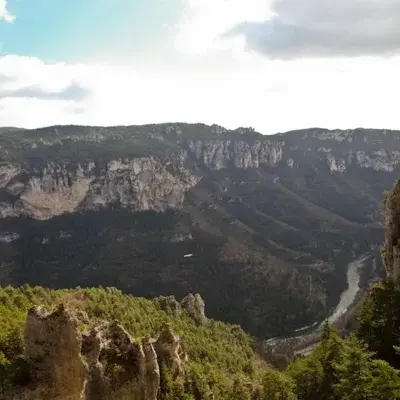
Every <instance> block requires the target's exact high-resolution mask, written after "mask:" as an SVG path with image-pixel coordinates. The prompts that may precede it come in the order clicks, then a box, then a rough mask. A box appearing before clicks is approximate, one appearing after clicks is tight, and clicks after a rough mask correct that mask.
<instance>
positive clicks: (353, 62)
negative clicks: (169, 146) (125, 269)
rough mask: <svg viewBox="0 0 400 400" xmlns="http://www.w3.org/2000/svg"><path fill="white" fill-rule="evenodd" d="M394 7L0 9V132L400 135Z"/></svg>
mask: <svg viewBox="0 0 400 400" xmlns="http://www.w3.org/2000/svg"><path fill="white" fill-rule="evenodd" d="M399 95H400V0H301V1H300V0H68V1H66V0H0V126H21V127H37V126H44V125H52V124H67V123H68V124H91V125H118V124H142V123H157V122H170V121H183V122H205V123H209V124H212V123H217V124H219V125H224V126H226V127H228V128H235V127H238V126H253V127H255V128H256V129H257V130H258V131H260V132H261V133H265V134H270V133H275V132H282V131H286V130H290V129H297V128H307V127H314V126H320V127H327V128H355V127H370V128H393V129H396V128H397V129H400V118H399V115H400V113H399V111H398V104H397V103H398V96H399Z"/></svg>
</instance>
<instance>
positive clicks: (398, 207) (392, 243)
mask: <svg viewBox="0 0 400 400" xmlns="http://www.w3.org/2000/svg"><path fill="white" fill-rule="evenodd" d="M384 204H385V246H384V248H383V249H382V259H383V263H384V265H385V268H386V273H387V276H388V277H389V278H391V279H394V280H396V281H398V280H399V279H400V180H399V181H397V183H396V184H395V186H394V187H393V189H392V191H390V192H389V193H386V195H385V200H384Z"/></svg>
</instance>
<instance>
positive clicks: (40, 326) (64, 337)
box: [5, 305, 187, 400]
mask: <svg viewBox="0 0 400 400" xmlns="http://www.w3.org/2000/svg"><path fill="white" fill-rule="evenodd" d="M25 343H26V344H25V347H26V350H25V359H26V361H27V363H28V365H29V369H30V377H31V378H32V379H31V381H32V385H30V386H29V387H25V388H22V389H20V390H18V391H17V392H13V393H12V394H11V395H10V396H9V397H5V399H13V400H39V399H46V400H47V399H48V400H79V399H82V400H156V399H157V394H158V390H159V387H160V367H159V363H161V362H162V363H164V364H165V365H166V366H167V367H168V368H169V369H170V370H171V372H172V374H173V376H174V377H176V378H177V377H181V376H183V375H184V365H185V362H186V361H187V355H186V354H185V352H184V351H183V349H182V346H181V342H180V338H179V337H178V336H176V335H175V334H174V333H173V332H172V330H171V328H170V327H169V326H168V325H165V326H164V327H163V328H162V330H161V333H160V335H159V337H158V338H157V339H151V338H150V337H149V336H146V337H145V338H143V340H142V341H141V343H139V342H138V341H135V340H134V339H133V338H132V337H131V336H130V335H129V333H128V332H126V330H125V329H124V328H123V327H122V326H121V325H120V324H119V323H118V321H113V322H105V323H103V324H101V325H99V326H96V327H93V328H91V329H90V330H88V331H87V332H84V333H83V334H81V333H80V331H79V327H78V319H77V318H76V317H75V314H74V313H72V312H70V311H68V310H66V309H65V308H64V306H63V305H61V306H59V308H58V309H57V310H56V311H54V312H53V313H48V312H46V311H45V310H44V309H42V308H40V307H37V308H33V309H31V310H30V311H29V313H28V316H27V322H26V332H25Z"/></svg>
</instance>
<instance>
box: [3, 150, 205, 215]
mask: <svg viewBox="0 0 400 400" xmlns="http://www.w3.org/2000/svg"><path fill="white" fill-rule="evenodd" d="M197 181H198V178H197V177H196V176H195V175H194V174H191V173H190V172H189V171H188V170H186V169H185V168H184V166H183V163H182V162H180V161H179V160H178V161H177V162H171V163H169V164H166V165H163V164H162V163H161V162H160V161H157V160H156V159H154V158H153V157H142V158H132V159H125V160H120V159H118V160H111V161H109V162H108V163H107V164H106V165H104V166H102V167H98V165H97V164H96V163H95V162H88V163H86V164H80V163H78V164H73V163H71V164H68V163H54V162H52V163H46V165H45V166H42V167H40V168H35V169H34V170H29V169H23V167H22V166H21V165H11V164H5V165H3V166H2V167H1V169H0V188H4V189H5V191H6V192H7V193H8V194H9V196H12V197H11V199H12V198H13V201H12V202H8V203H6V202H4V203H2V204H1V206H0V217H1V218H7V217H16V216H28V217H31V218H34V219H39V220H46V219H50V218H52V217H54V216H58V215H61V214H64V213H72V212H74V211H77V210H83V209H85V210H96V209H99V208H102V207H110V206H113V205H118V206H119V207H123V208H128V209H130V210H132V211H147V210H154V211H165V210H166V209H167V208H179V207H181V206H182V203H183V200H184V195H185V192H186V191H187V190H188V189H190V188H191V187H193V186H194V185H195V184H196V183H197Z"/></svg>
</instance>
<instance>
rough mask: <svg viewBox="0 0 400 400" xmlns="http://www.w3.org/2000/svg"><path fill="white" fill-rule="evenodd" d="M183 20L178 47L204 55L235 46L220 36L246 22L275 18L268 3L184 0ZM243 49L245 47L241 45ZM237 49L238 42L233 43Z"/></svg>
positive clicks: (180, 26) (255, 1) (262, 1)
mask: <svg viewBox="0 0 400 400" xmlns="http://www.w3.org/2000/svg"><path fill="white" fill-rule="evenodd" d="M182 1H183V6H184V17H183V18H182V22H181V23H180V24H179V26H178V34H177V36H176V40H175V45H176V47H177V48H178V49H179V50H181V51H184V52H187V53H193V54H201V53H204V52H206V51H208V50H211V49H221V48H223V47H229V46H232V41H231V40H227V39H225V40H221V38H220V36H221V35H222V34H224V33H225V32H227V31H229V30H230V29H231V28H233V27H234V26H235V25H237V24H239V23H241V22H243V21H251V22H262V21H264V20H265V19H266V18H268V17H270V16H271V15H272V12H271V8H270V3H271V1H268V0H246V1H244V0H182ZM239 44H240V45H241V46H243V43H241V42H240V41H239ZM233 45H234V46H237V45H238V42H237V41H233Z"/></svg>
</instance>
